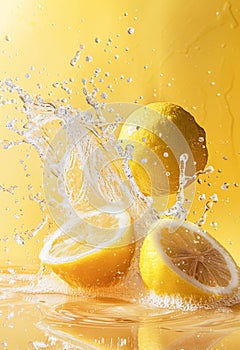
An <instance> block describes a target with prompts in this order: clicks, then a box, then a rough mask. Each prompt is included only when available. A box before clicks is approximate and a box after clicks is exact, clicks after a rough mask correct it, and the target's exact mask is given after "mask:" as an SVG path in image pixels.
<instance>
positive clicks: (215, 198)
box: [209, 193, 218, 203]
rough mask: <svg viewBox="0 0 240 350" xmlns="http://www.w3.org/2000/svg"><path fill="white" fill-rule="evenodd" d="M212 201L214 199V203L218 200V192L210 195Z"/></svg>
mask: <svg viewBox="0 0 240 350" xmlns="http://www.w3.org/2000/svg"><path fill="white" fill-rule="evenodd" d="M209 198H210V199H211V201H213V202H214V203H217V202H218V195H217V194H216V193H214V194H212V195H211V196H210V197H209Z"/></svg>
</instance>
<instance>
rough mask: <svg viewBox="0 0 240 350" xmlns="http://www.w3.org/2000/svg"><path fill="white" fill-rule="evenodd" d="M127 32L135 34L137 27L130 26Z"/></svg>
mask: <svg viewBox="0 0 240 350" xmlns="http://www.w3.org/2000/svg"><path fill="white" fill-rule="evenodd" d="M127 32H128V34H130V35H132V34H134V32H135V29H134V28H133V27H129V28H128V29H127Z"/></svg>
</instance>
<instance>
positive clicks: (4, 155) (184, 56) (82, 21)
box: [0, 0, 240, 268]
mask: <svg viewBox="0 0 240 350" xmlns="http://www.w3.org/2000/svg"><path fill="white" fill-rule="evenodd" d="M0 7H1V12H0V67H1V70H0V80H3V79H4V78H6V77H11V78H12V79H15V78H18V84H19V85H21V86H22V87H24V88H25V89H26V90H27V91H28V92H29V93H31V94H36V93H40V94H41V95H42V96H43V97H44V98H46V99H50V100H55V99H57V98H59V97H63V98H66V99H67V101H68V102H70V103H71V104H72V105H73V106H75V107H80V108H83V109H84V108H86V103H85V101H84V96H83V93H82V83H81V80H82V79H83V78H87V79H89V78H90V76H92V75H93V73H94V71H95V69H96V68H97V67H100V68H101V73H100V74H99V78H103V79H104V82H102V83H100V82H97V79H96V80H95V82H96V83H97V86H98V88H99V90H100V94H101V92H107V94H108V99H107V101H109V102H110V101H117V102H135V101H138V102H139V103H141V104H147V103H150V102H154V101H160V100H164V101H169V102H173V103H176V104H179V105H181V106H182V107H184V108H185V109H186V110H188V111H189V112H190V113H192V114H193V115H194V116H195V117H196V119H197V121H198V123H200V124H201V125H202V126H203V127H204V129H205V130H206V133H207V141H208V149H209V164H210V165H212V166H213V167H214V168H215V172H214V173H213V174H211V175H209V177H208V176H203V177H202V179H203V180H205V182H204V183H203V184H202V185H201V186H198V188H197V190H198V191H199V193H196V200H195V202H194V204H193V208H192V210H191V213H190V215H189V218H190V219H191V220H192V221H197V220H198V219H199V217H200V215H201V213H202V211H203V209H204V203H202V202H200V201H199V200H198V195H199V194H200V193H205V194H206V197H207V198H208V197H209V196H210V195H212V194H213V193H217V194H218V198H219V202H218V203H216V204H215V205H214V207H213V211H212V213H209V215H208V218H207V222H206V225H205V226H204V228H206V229H207V230H208V231H209V232H210V233H212V234H213V235H214V236H215V237H216V238H217V239H219V240H220V241H221V242H222V243H223V244H224V245H225V246H226V247H227V249H228V250H229V251H230V252H231V253H232V254H233V256H234V258H235V259H236V261H237V262H238V263H240V256H239V251H240V243H239V236H238V232H239V223H240V213H239V188H237V187H235V186H234V183H238V182H240V180H239V177H240V175H239V171H240V162H239V157H240V141H239V127H240V117H239V91H240V66H239V62H240V45H239V38H240V27H239V20H240V3H239V1H238V0H233V1H231V2H229V1H223V0H211V1H208V0H202V1H196V0H188V1H179V0H171V1H159V0H149V1H141V0H138V1H126V0H124V1H121V2H115V1H102V2H99V1H79V0H69V1H55V0H51V1H49V0H39V1H35V0H25V1H20V0H18V1H16V0H11V1H9V2H8V1H5V0H0ZM129 27H130V28H134V29H135V31H134V33H133V34H132V35H130V34H128V28H129ZM96 38H98V39H100V42H99V40H96ZM83 44H84V45H85V49H84V50H82V52H81V57H80V59H79V61H78V62H77V64H76V65H75V67H73V66H71V64H70V61H71V59H72V58H73V57H74V56H75V53H76V51H78V50H80V45H83ZM116 55H118V56H116ZM86 56H92V58H93V60H92V61H91V62H87V61H86ZM31 67H32V68H31ZM105 72H108V73H107V74H105ZM26 74H30V77H29V78H28V77H27V75H26ZM69 78H74V82H70V81H69ZM129 78H131V79H130V80H132V81H128V80H129ZM56 82H58V83H63V85H66V86H67V87H69V88H70V89H71V90H72V94H71V95H69V94H67V93H65V92H64V91H63V89H61V87H59V88H54V87H53V85H52V84H53V83H56ZM39 84H40V85H39ZM39 87H40V88H39ZM111 90H112V91H111ZM7 115H8V116H10V117H9V119H12V117H16V118H21V117H23V116H22V115H21V113H19V112H17V111H16V110H15V109H14V108H13V107H12V106H2V107H1V109H0V139H11V140H12V139H18V136H16V135H14V134H13V133H12V132H10V131H8V130H7V129H6V128H5V125H6V122H7V120H8V119H7V118H6V116H7ZM27 154H29V158H27V157H26V155H27ZM0 159H1V172H0V184H2V185H4V186H5V188H9V187H10V186H11V185H13V184H15V185H17V186H18V188H17V189H16V190H15V193H16V194H15V196H13V195H11V194H10V193H8V192H6V191H5V192H4V191H1V192H0V197H1V199H0V212H1V221H0V222H1V224H0V239H1V241H0V265H2V266H3V265H5V266H9V265H16V264H17V265H19V264H20V265H24V266H27V267H29V266H31V267H32V268H33V267H34V266H37V265H38V258H37V257H38V252H39V249H40V248H41V244H42V243H41V242H42V238H43V237H44V236H45V235H46V234H47V233H48V228H45V229H44V230H41V231H40V232H39V233H38V234H37V236H35V237H32V238H31V239H26V241H25V244H24V245H23V246H21V245H19V244H17V243H16V242H15V240H14V236H15V234H16V233H17V232H20V231H26V232H27V233H25V236H24V237H27V236H28V234H29V233H30V234H31V230H32V229H33V228H34V227H36V226H37V225H38V223H39V221H40V219H41V210H40V209H39V206H38V205H37V204H36V203H34V202H32V201H30V200H28V196H29V194H34V193H37V192H38V191H41V162H40V161H39V159H38V156H37V153H36V152H35V151H34V150H33V149H32V148H31V147H30V146H27V145H22V146H19V147H17V148H13V149H11V150H8V151H6V150H2V149H0ZM21 159H22V160H23V161H24V164H21V163H20V162H19V161H20V160H21ZM224 159H226V160H224ZM24 166H26V167H25V170H24ZM218 169H221V172H220V170H219V172H218ZM27 173H30V174H31V176H30V177H26V174H27ZM225 182H226V183H229V188H228V189H227V190H223V189H222V188H221V186H222V185H223V184H224V183H225ZM29 184H31V185H32V186H33V189H32V190H29V189H28V186H29ZM40 198H42V197H41V195H40ZM193 210H196V212H197V213H196V214H194V213H193ZM16 213H17V214H18V215H19V216H20V217H19V218H17V219H16V218H15V217H14V214H16ZM211 222H217V223H218V228H217V229H216V230H215V229H214V228H213V227H212V226H211ZM52 229H53V228H49V230H52Z"/></svg>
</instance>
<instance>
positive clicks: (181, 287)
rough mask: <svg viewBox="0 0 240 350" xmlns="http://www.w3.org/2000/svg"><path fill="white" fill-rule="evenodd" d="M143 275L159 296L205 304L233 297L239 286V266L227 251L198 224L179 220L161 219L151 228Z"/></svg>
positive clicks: (144, 251)
mask: <svg viewBox="0 0 240 350" xmlns="http://www.w3.org/2000/svg"><path fill="white" fill-rule="evenodd" d="M140 272H141V276H142V279H143V281H144V283H145V285H146V286H147V288H148V289H150V290H153V291H154V292H155V293H156V294H158V295H166V294H167V295H176V296H177V295H180V296H181V297H183V298H187V299H189V298H191V299H196V300H200V299H201V300H204V301H205V300H207V299H208V298H215V297H216V298H219V297H223V296H228V295H232V294H233V293H234V291H235V290H236V289H237V288H238V286H239V275H238V268H237V265H236V263H235V262H234V260H233V258H232V257H231V255H230V254H229V253H228V252H227V251H226V250H225V248H223V247H222V246H221V245H220V243H218V242H217V241H216V240H215V239H214V238H213V237H211V236H210V235H209V234H208V233H207V232H205V231H203V230H202V229H200V228H199V227H198V226H197V225H195V224H192V223H189V222H181V221H179V220H177V219H173V220H170V219H162V220H159V221H158V222H157V223H155V224H154V226H153V227H152V228H151V229H150V232H149V234H148V236H147V237H146V238H145V240H144V242H143V246H142V248H141V254H140ZM209 300H210V299H209Z"/></svg>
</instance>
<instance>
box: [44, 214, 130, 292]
mask: <svg viewBox="0 0 240 350" xmlns="http://www.w3.org/2000/svg"><path fill="white" fill-rule="evenodd" d="M134 249H135V243H134V234H133V230H132V228H131V220H130V216H129V214H128V213H127V212H126V211H122V212H120V213H111V212H109V211H99V210H95V211H91V212H87V213H84V214H82V215H81V217H80V218H79V220H77V221H76V222H68V223H67V224H65V225H64V226H62V227H60V228H59V229H58V230H57V231H56V232H55V233H53V234H52V235H51V236H50V237H49V238H48V239H47V241H46V242H45V245H44V247H43V249H42V251H41V252H40V259H41V261H42V262H43V263H44V264H45V265H47V266H49V267H50V268H51V269H52V270H53V271H54V272H55V273H56V274H57V275H58V276H59V277H61V278H62V279H63V280H65V281H66V282H67V283H69V284H70V285H71V286H74V287H79V286H82V287H104V286H108V285H113V284H115V283H117V282H118V281H119V280H120V279H121V278H122V277H123V276H124V275H125V274H126V273H127V271H128V269H129V267H130V264H131V260H132V257H133V254H134Z"/></svg>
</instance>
